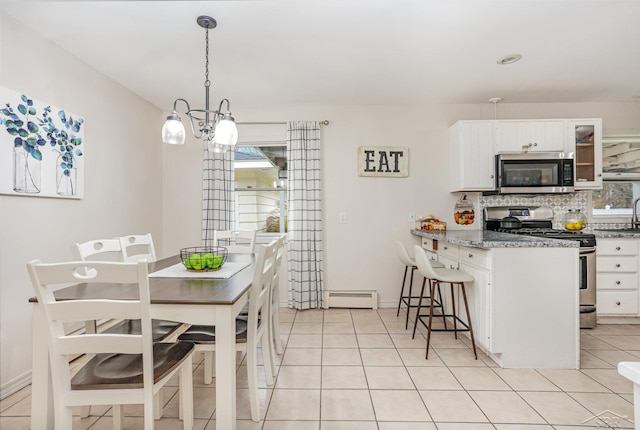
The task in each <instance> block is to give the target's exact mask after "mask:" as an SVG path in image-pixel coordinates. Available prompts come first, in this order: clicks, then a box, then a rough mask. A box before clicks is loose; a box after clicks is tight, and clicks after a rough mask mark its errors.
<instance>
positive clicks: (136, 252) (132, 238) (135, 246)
mask: <svg viewBox="0 0 640 430" xmlns="http://www.w3.org/2000/svg"><path fill="white" fill-rule="evenodd" d="M118 240H119V241H120V247H121V248H122V259H123V261H126V262H129V263H135V262H138V261H147V262H153V261H156V260H157V258H156V249H155V247H154V245H153V238H152V237H151V233H148V234H133V235H129V236H122V237H119V238H118Z"/></svg>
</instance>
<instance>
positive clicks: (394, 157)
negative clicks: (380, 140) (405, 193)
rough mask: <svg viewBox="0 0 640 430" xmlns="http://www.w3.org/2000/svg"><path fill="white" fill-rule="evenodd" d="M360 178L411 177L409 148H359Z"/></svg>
mask: <svg viewBox="0 0 640 430" xmlns="http://www.w3.org/2000/svg"><path fill="white" fill-rule="evenodd" d="M358 176H374V177H387V178H388V177H391V178H406V177H407V176H409V148H403V147H398V146H360V147H358Z"/></svg>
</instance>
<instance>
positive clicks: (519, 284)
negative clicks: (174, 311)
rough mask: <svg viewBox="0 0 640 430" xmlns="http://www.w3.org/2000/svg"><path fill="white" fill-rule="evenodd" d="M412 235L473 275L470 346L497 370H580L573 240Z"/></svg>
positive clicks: (455, 233) (416, 232)
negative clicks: (489, 358) (420, 238)
mask: <svg viewBox="0 0 640 430" xmlns="http://www.w3.org/2000/svg"><path fill="white" fill-rule="evenodd" d="M412 233H413V234H414V235H416V236H422V241H421V243H422V246H423V247H425V248H427V249H432V250H434V251H435V252H437V255H438V260H439V261H441V262H443V263H445V265H446V266H447V267H453V268H458V269H459V270H463V271H465V272H467V273H469V274H470V275H471V276H473V278H474V281H473V282H472V283H470V284H468V285H467V288H466V290H467V296H468V300H469V310H470V313H471V320H472V323H473V329H474V333H475V340H476V344H477V345H478V346H479V347H480V349H482V350H483V351H484V352H485V353H486V354H487V355H489V356H490V357H491V358H492V359H493V360H494V361H495V362H496V363H498V365H500V366H501V367H503V368H548V369H577V368H579V364H580V363H579V360H580V319H579V289H578V276H579V275H578V273H579V251H578V247H577V246H578V244H577V242H574V241H559V240H555V239H543V238H534V237H526V238H525V237H522V236H518V235H511V234H505V233H497V232H488V231H483V230H475V231H469V230H464V231H463V230H459V231H454V230H452V231H447V232H446V233H429V232H425V231H419V230H413V231H412ZM445 287H446V288H442V292H443V294H444V296H445V297H444V301H445V306H447V305H448V303H450V302H451V299H450V297H449V295H450V290H449V287H448V285H445ZM445 291H446V293H445ZM456 303H457V304H459V303H460V301H459V300H456ZM457 313H458V314H460V317H461V318H462V319H463V320H464V319H465V318H464V315H463V314H464V312H460V311H458V312H457ZM467 335H468V333H467ZM452 336H453V335H452Z"/></svg>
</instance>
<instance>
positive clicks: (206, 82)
mask: <svg viewBox="0 0 640 430" xmlns="http://www.w3.org/2000/svg"><path fill="white" fill-rule="evenodd" d="M204 40H205V53H204V59H205V60H204V86H205V87H209V86H211V81H209V27H207V31H206V32H205V37H204Z"/></svg>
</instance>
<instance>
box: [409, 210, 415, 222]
mask: <svg viewBox="0 0 640 430" xmlns="http://www.w3.org/2000/svg"><path fill="white" fill-rule="evenodd" d="M409 222H416V213H415V212H409Z"/></svg>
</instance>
